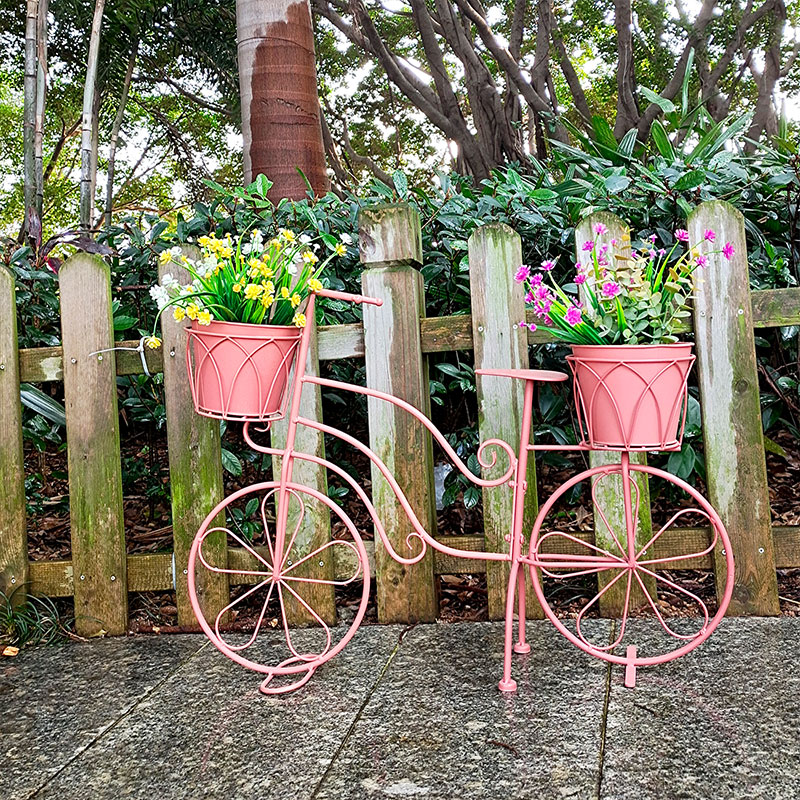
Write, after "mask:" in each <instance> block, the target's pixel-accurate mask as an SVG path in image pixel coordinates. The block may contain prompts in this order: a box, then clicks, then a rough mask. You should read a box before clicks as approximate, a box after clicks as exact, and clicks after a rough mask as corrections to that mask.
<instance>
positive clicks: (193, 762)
mask: <svg viewBox="0 0 800 800" xmlns="http://www.w3.org/2000/svg"><path fill="white" fill-rule="evenodd" d="M401 630H402V629H401V628H399V627H392V628H387V627H376V626H372V627H367V628H364V629H362V630H361V631H359V632H358V634H357V635H356V637H355V638H354V639H353V641H351V642H350V644H349V645H348V646H347V648H346V649H345V650H344V651H343V652H342V653H341V654H340V655H339V656H338V657H337V658H336V659H334V661H332V662H331V663H330V664H327V665H324V666H323V667H321V668H320V670H319V671H318V672H317V674H316V675H315V676H314V677H313V679H312V680H311V681H310V682H309V683H308V684H307V685H306V686H305V687H304V688H303V689H302V690H300V691H298V692H295V693H293V694H289V695H284V696H280V697H266V696H264V695H262V694H261V693H260V692H259V691H258V686H259V684H260V682H261V677H260V676H259V675H258V674H257V673H254V672H251V671H249V670H246V669H244V668H243V667H241V666H238V665H236V664H234V663H232V662H230V661H228V659H226V658H225V657H224V656H222V655H221V654H220V653H218V652H217V651H216V650H214V649H213V648H212V647H211V646H208V647H205V648H204V649H203V650H202V651H201V652H199V653H198V654H197V655H196V657H195V658H193V659H192V660H191V661H189V662H187V663H185V664H184V665H183V667H182V668H181V669H180V670H178V671H176V672H174V673H173V674H172V675H171V676H170V677H169V679H168V680H167V681H165V682H164V683H163V684H162V685H161V687H160V689H159V691H158V692H157V693H153V694H151V695H149V696H147V697H145V698H144V699H143V700H142V702H140V703H139V704H138V705H137V706H136V708H135V709H133V710H132V711H131V712H130V713H129V714H128V715H127V716H125V717H124V718H123V719H121V720H120V721H119V722H118V723H117V724H116V725H115V726H114V727H113V728H112V729H111V730H109V731H108V732H107V733H106V734H105V735H104V736H103V737H102V738H101V739H99V740H98V741H97V742H96V743H95V744H94V745H93V747H91V749H89V750H88V751H86V752H85V753H83V754H82V755H81V757H79V758H77V759H75V760H73V761H72V762H71V763H70V764H69V765H68V766H67V767H66V768H65V769H63V770H62V771H61V772H60V773H59V774H58V775H56V776H55V778H53V779H52V780H51V781H50V782H49V783H48V784H47V785H46V786H45V787H44V788H43V789H42V790H41V791H40V792H39V793H38V794H36V795H35V798H36V800H117V799H118V798H132V800H145V798H146V799H147V800H151V799H152V798H159V800H183V799H184V798H185V799H186V800H200V798H204V800H205V799H207V800H211V799H214V800H216V798H219V799H220V800H223V799H224V800H239V799H240V798H241V800H244V798H247V800H259V799H263V800H267V799H268V798H293V799H295V798H296V799H297V800H299V799H300V798H306V797H308V796H309V795H310V794H311V792H312V791H313V790H314V788H315V786H316V784H317V783H318V781H319V779H320V778H321V776H322V775H323V774H324V772H325V770H326V769H327V767H328V765H329V763H330V761H331V759H332V757H333V755H334V753H335V752H336V750H337V748H338V747H339V745H340V743H341V742H342V741H343V740H344V738H345V735H346V733H347V731H348V729H349V727H350V725H351V724H352V722H353V721H354V719H355V717H356V714H357V713H358V711H359V710H360V708H361V705H362V704H363V702H364V699H365V698H366V696H367V694H368V692H369V691H370V690H371V689H372V687H373V686H374V684H375V683H376V681H377V680H378V677H379V676H380V674H381V672H382V670H383V669H384V667H385V665H386V663H387V661H388V660H389V659H390V658H391V656H392V654H393V653H394V651H395V649H396V647H397V642H398V637H399V634H400V631H401ZM275 635H276V636H280V635H281V634H280V633H279V632H277V631H276V632H275ZM172 638H173V640H174V639H183V640H188V641H189V642H204V641H205V639H203V638H202V637H201V636H199V635H198V636H181V637H172ZM151 641H152V640H151ZM294 641H295V644H296V645H297V646H298V647H301V648H302V647H303V642H304V632H302V631H300V632H297V633H296V635H295V637H294ZM97 668H98V669H103V668H104V665H103V664H102V663H98V665H97ZM75 680H76V681H80V677H79V676H75Z"/></svg>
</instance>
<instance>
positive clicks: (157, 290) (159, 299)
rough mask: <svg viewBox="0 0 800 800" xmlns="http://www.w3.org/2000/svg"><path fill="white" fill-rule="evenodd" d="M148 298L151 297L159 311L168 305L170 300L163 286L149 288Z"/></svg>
mask: <svg viewBox="0 0 800 800" xmlns="http://www.w3.org/2000/svg"><path fill="white" fill-rule="evenodd" d="M150 297H152V298H153V300H154V301H155V304H156V305H157V306H158V310H159V311H160V310H161V309H162V308H164V306H166V305H167V303H169V299H170V298H169V293H168V292H167V290H166V288H165V287H164V286H159V285H158V284H156V285H155V286H151V287H150Z"/></svg>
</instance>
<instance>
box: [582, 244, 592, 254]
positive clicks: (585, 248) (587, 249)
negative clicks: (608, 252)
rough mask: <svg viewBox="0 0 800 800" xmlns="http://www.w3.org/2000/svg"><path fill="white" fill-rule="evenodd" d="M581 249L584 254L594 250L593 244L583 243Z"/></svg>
mask: <svg viewBox="0 0 800 800" xmlns="http://www.w3.org/2000/svg"><path fill="white" fill-rule="evenodd" d="M581 249H582V250H583V251H584V252H586V253H588V252H590V251H592V250H594V242H584V243H583V247H582V248H581Z"/></svg>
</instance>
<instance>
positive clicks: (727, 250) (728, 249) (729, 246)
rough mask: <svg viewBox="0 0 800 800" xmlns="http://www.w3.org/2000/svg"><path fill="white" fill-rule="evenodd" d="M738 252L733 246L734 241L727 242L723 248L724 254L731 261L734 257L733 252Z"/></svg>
mask: <svg viewBox="0 0 800 800" xmlns="http://www.w3.org/2000/svg"><path fill="white" fill-rule="evenodd" d="M735 252H736V248H735V247H734V246H733V242H725V246H724V247H723V248H722V255H724V256H725V258H726V259H727V260H728V261H730V260H731V259H732V258H733V254H734V253H735Z"/></svg>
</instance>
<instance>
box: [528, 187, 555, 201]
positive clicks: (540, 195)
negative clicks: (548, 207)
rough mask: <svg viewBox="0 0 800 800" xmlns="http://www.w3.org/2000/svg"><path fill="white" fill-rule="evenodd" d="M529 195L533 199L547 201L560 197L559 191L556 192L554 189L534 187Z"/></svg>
mask: <svg viewBox="0 0 800 800" xmlns="http://www.w3.org/2000/svg"><path fill="white" fill-rule="evenodd" d="M528 197H530V198H531V200H542V201H543V202H545V203H549V202H552V201H553V200H557V199H558V192H554V191H553V190H552V189H534V190H533V191H532V192H529V193H528Z"/></svg>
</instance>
